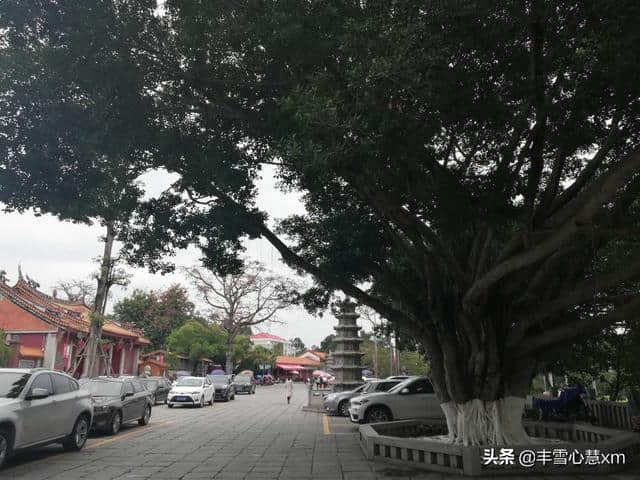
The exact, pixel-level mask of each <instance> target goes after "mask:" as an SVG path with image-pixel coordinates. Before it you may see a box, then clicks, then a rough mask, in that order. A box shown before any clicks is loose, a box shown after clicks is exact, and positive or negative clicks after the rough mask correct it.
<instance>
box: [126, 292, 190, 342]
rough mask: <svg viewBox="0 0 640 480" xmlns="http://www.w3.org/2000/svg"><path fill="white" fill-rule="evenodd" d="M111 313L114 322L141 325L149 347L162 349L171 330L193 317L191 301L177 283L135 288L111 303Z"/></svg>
mask: <svg viewBox="0 0 640 480" xmlns="http://www.w3.org/2000/svg"><path fill="white" fill-rule="evenodd" d="M113 314H114V317H115V319H116V320H117V321H119V322H124V323H133V324H134V325H135V326H137V327H139V328H141V329H142V330H143V331H144V333H145V336H146V337H147V338H148V339H149V340H151V347H150V348H152V349H158V348H165V347H166V346H167V345H166V341H167V337H168V336H169V334H170V333H171V332H172V331H173V330H175V329H176V328H178V327H180V326H182V325H184V324H185V323H186V322H187V321H188V320H195V319H196V317H197V314H196V312H195V306H194V304H193V303H192V302H191V301H190V300H189V295H188V293H187V291H186V289H185V288H184V287H181V286H180V285H172V286H170V287H169V288H168V289H167V290H165V291H160V292H154V291H149V292H146V291H143V290H135V291H134V292H133V293H132V294H131V295H130V296H129V297H126V298H123V299H122V300H120V301H119V302H118V303H117V304H116V305H114V307H113Z"/></svg>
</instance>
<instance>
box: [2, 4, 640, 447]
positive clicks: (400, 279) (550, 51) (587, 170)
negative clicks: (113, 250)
mask: <svg viewBox="0 0 640 480" xmlns="http://www.w3.org/2000/svg"><path fill="white" fill-rule="evenodd" d="M152 3H153V2H150V1H148V0H147V1H145V0H138V1H133V2H120V1H113V2H100V4H99V5H100V8H101V9H106V10H107V11H106V12H102V11H100V13H101V14H102V13H104V14H105V18H106V20H105V21H103V19H102V18H100V19H99V20H98V19H97V18H96V11H94V10H92V9H91V8H87V7H85V4H84V3H81V4H77V3H76V2H65V1H63V2H59V1H55V2H54V1H53V0H49V1H43V2H41V3H39V4H38V5H39V6H38V7H34V8H31V7H27V6H25V4H24V3H23V2H7V3H6V4H5V5H8V6H5V7H3V8H4V9H5V10H7V9H8V10H9V13H11V15H10V16H9V17H8V18H9V19H10V20H8V21H7V20H3V22H2V25H0V27H2V28H3V29H5V31H6V32H8V33H5V35H6V38H7V40H6V43H7V44H8V45H9V46H10V48H9V50H11V49H14V50H15V49H18V50H19V51H20V53H21V55H22V56H21V57H20V58H21V59H23V60H22V62H23V63H25V64H26V65H31V63H30V62H32V61H36V60H38V59H39V58H46V59H55V60H56V64H55V66H52V65H50V63H51V62H48V63H47V64H42V63H37V64H36V65H37V66H38V67H40V68H42V69H44V72H45V74H44V75H33V74H32V73H30V72H32V70H31V71H30V70H28V69H27V71H23V70H21V69H16V68H13V69H11V70H9V71H8V73H6V74H4V76H3V79H7V78H9V79H10V80H11V81H14V82H16V81H17V82H18V83H21V84H30V83H31V82H30V79H32V78H44V79H47V80H48V81H50V82H51V85H50V86H48V89H49V90H50V91H52V92H55V91H58V90H56V88H53V86H55V87H58V85H62V86H64V87H66V88H69V86H75V85H76V83H77V79H78V78H79V79H81V80H82V81H83V83H82V85H83V86H84V87H85V88H84V90H83V91H82V93H83V95H71V96H67V97H65V98H66V99H67V101H68V103H69V104H70V105H78V104H82V103H83V101H84V99H85V97H86V98H87V99H88V100H89V101H95V104H94V109H95V110H96V111H97V112H99V113H98V114H99V115H104V113H105V112H109V111H111V110H110V106H109V104H108V103H107V104H105V102H100V99H101V98H103V97H102V96H101V94H102V93H103V90H102V86H103V85H104V82H103V81H102V80H101V79H97V80H98V81H97V82H96V85H95V86H94V85H92V83H91V81H95V80H96V75H93V74H91V73H92V72H88V71H86V70H85V69H80V70H78V69H77V68H76V69H74V66H77V65H79V66H82V67H85V66H87V65H88V66H92V65H94V66H95V65H100V66H102V65H109V66H112V63H113V62H114V61H116V60H118V61H116V64H115V67H122V66H123V65H121V64H120V63H119V60H121V59H126V60H131V62H130V63H133V64H134V65H133V66H132V65H130V64H127V65H124V66H125V67H126V68H124V71H120V70H119V69H118V68H113V69H112V70H110V71H109V75H108V77H109V78H110V82H113V83H114V84H117V85H118V86H119V89H118V92H120V90H122V91H125V92H126V94H127V95H128V96H131V97H133V98H132V99H131V104H132V105H138V106H139V107H140V108H138V109H135V111H136V113H135V114H136V115H139V116H140V117H141V118H140V119H139V122H137V123H138V126H136V128H132V132H140V131H141V128H142V127H145V126H149V127H150V128H148V129H146V130H144V129H143V131H144V132H145V133H144V134H142V135H140V136H138V137H135V136H133V135H130V134H129V133H125V134H124V135H125V139H126V141H125V142H124V145H125V146H126V145H129V146H131V148H132V149H133V150H135V151H136V152H144V155H131V156H128V157H126V158H127V161H130V162H136V168H137V167H138V166H139V165H140V164H142V165H144V166H146V167H148V168H165V169H167V170H169V171H171V172H175V173H176V174H178V176H179V180H178V181H177V182H176V183H175V184H174V185H173V188H172V189H171V190H170V191H167V192H165V194H164V195H162V196H160V197H159V198H156V199H150V200H149V201H148V202H146V203H145V204H143V205H141V206H140V208H139V209H138V213H137V218H136V220H137V227H134V228H132V229H130V230H129V232H128V242H129V247H130V249H131V250H130V252H131V254H130V260H131V261H134V262H138V263H140V264H145V265H149V266H151V267H152V268H165V267H166V266H167V265H166V264H165V263H164V261H165V259H166V255H167V254H171V253H172V252H173V251H174V249H176V248H183V247H185V246H186V245H188V244H192V243H193V244H196V245H198V246H199V247H200V248H201V249H202V250H203V252H204V255H205V261H206V264H207V266H208V267H209V268H211V269H213V270H216V271H219V272H221V273H226V272H229V271H230V270H233V269H238V268H239V265H240V254H241V252H242V249H243V244H242V241H243V240H244V239H245V238H247V237H249V238H254V237H259V236H260V237H263V238H265V239H267V240H268V241H270V242H271V243H272V244H273V245H274V246H275V248H277V249H278V250H279V252H280V253H281V255H282V257H283V259H284V261H285V262H286V263H287V264H289V265H290V266H292V267H294V268H296V269H298V270H301V271H305V272H307V273H310V274H312V275H313V276H314V278H315V279H316V285H315V286H314V288H312V289H310V290H309V292H308V293H307V295H306V296H305V302H306V305H307V307H309V308H310V309H314V308H323V307H324V306H326V305H327V302H328V301H329V298H330V295H331V292H332V291H334V290H342V291H344V292H345V293H346V294H348V295H350V296H352V297H354V298H355V299H356V300H358V301H359V302H361V303H363V304H366V305H368V306H370V307H372V308H374V309H375V310H376V311H377V312H378V313H380V314H381V315H382V316H383V317H385V318H387V319H388V320H389V321H391V322H393V324H394V325H395V327H396V328H397V329H399V330H400V331H401V332H402V331H406V332H409V333H410V334H411V335H412V336H413V337H415V338H416V339H417V340H418V341H419V342H420V343H421V344H422V346H423V348H424V350H425V351H426V353H427V355H428V357H429V361H430V368H431V373H430V375H431V378H432V381H433V383H434V387H435V388H436V391H437V393H438V395H439V397H440V399H441V400H442V402H443V404H445V405H448V407H447V408H448V409H447V412H448V413H447V416H448V417H450V418H453V423H450V424H449V427H450V430H451V433H452V434H453V435H454V436H455V435H456V430H455V428H454V427H455V420H456V418H462V419H463V421H467V422H471V421H472V420H471V418H472V417H473V416H475V414H476V413H477V412H475V410H477V409H478V408H485V407H484V406H483V405H484V404H482V403H478V402H483V401H484V402H494V401H502V399H504V398H511V397H522V396H523V395H524V394H525V393H526V392H527V391H528V386H529V383H530V380H531V377H532V375H533V373H534V371H535V369H536V368H537V367H539V366H540V365H542V364H544V363H545V362H548V361H549V360H550V359H552V358H555V357H556V356H557V355H558V354H561V353H565V352H566V345H567V344H568V343H571V342H575V341H578V340H579V339H580V338H583V337H586V336H589V335H593V334H595V333H596V332H599V331H601V330H602V328H604V327H605V326H606V325H608V324H611V323H613V322H614V321H618V320H621V319H625V318H629V317H634V316H637V315H638V311H640V295H638V288H637V287H638V286H637V284H636V283H635V282H636V281H637V279H638V277H639V276H640V248H639V246H638V226H639V220H640V218H639V212H640V208H639V205H638V192H639V191H640V176H639V175H638V171H640V152H639V151H638V148H639V146H640V145H639V144H640V81H638V80H639V79H640V58H638V57H639V56H640V50H639V49H638V48H637V45H638V43H639V40H640V31H639V30H638V28H637V25H638V21H639V20H640V6H639V5H638V3H637V2H636V1H634V0H615V1H614V0H598V1H592V2H580V1H560V0H528V1H526V2H519V3H513V2H506V1H494V0H476V1H472V2H466V3H461V2H458V1H437V2H436V1H427V0H421V1H418V0H415V1H414V0H410V1H405V2H386V1H366V2H362V1H357V2H356V1H352V2H325V1H308V2H299V1H297V0H284V1H275V0H273V1H255V0H243V1H237V2H224V1H210V2H201V1H196V0H167V1H166V2H165V4H164V9H163V11H164V14H163V15H162V16H161V17H160V16H158V14H157V13H155V10H154V9H153V8H152ZM9 7H10V8H9ZM2 13H6V12H2ZM132 13H133V15H132ZM0 17H2V18H6V15H0ZM105 28H107V29H112V30H111V31H112V33H113V32H116V33H118V34H121V35H119V36H118V37H117V38H114V36H113V35H102V34H101V33H104V31H105ZM114 42H115V44H116V45H117V47H118V48H112V47H113V46H114ZM80 47H82V48H81V49H80V50H79V48H80ZM5 50H6V48H5ZM105 53H107V55H105ZM13 58H15V57H13ZM34 68H35V67H34ZM67 69H68V70H69V71H70V72H72V73H70V74H66V73H65V72H66V70H67ZM57 70H61V71H62V73H63V75H61V78H59V79H57V78H56V77H55V76H54V75H51V72H55V71H57ZM101 71H102V70H101ZM131 72H134V73H133V74H132V73H131ZM130 75H132V76H130ZM7 91H8V90H7V88H5V87H3V88H2V92H3V95H4V97H6V96H7V95H5V93H4V92H7ZM118 92H116V93H118ZM37 93H40V92H39V91H38V92H37ZM45 93H46V92H45ZM9 96H10V97H11V95H9ZM4 97H3V98H4ZM116 98H120V97H116ZM19 101H20V98H18V100H17V102H18V103H20V102H19ZM22 103H25V104H29V101H26V100H24V99H22ZM132 110H134V108H132ZM13 111H14V112H15V110H13ZM25 112H26V113H25V114H24V115H13V117H10V118H12V119H14V120H15V119H16V118H17V119H18V120H22V119H26V120H29V121H32V120H34V119H35V123H36V124H41V123H42V122H41V121H39V120H38V119H39V118H40V117H38V116H37V112H36V113H33V114H32V113H31V112H29V111H28V110H27V111H25ZM122 118H124V119H125V120H126V119H127V118H128V117H127V116H124V115H123V116H122ZM3 121H4V120H3ZM125 123H127V124H128V123H129V122H126V121H125ZM14 124H15V125H21V123H20V122H19V121H13V123H11V122H9V123H8V124H7V125H9V126H10V127H11V128H10V129H9V131H10V132H11V131H12V130H11V129H13V128H14ZM18 130H20V129H18ZM78 131H86V130H84V129H83V126H82V125H80V126H79V130H78ZM148 136H151V137H153V139H152V141H149V138H148ZM14 137H15V135H14V134H13V133H10V134H9V135H7V134H6V133H5V135H3V137H2V138H3V144H7V143H14V144H15V143H18V145H19V144H20V143H19V142H15V141H14V140H11V142H8V141H7V139H13V138H14ZM69 138H70V140H69V142H68V143H69V144H71V145H77V144H80V145H82V144H83V141H82V139H77V138H74V137H69ZM82 138H84V137H82ZM140 145H143V146H144V149H140V150H138V148H139V147H140ZM12 148H13V147H12ZM126 151H129V150H128V149H126ZM16 152H17V153H21V150H20V149H19V148H18V149H16V148H13V150H12V151H11V152H10V153H12V155H13V156H14V157H15V163H16V164H17V166H18V167H22V166H23V164H25V163H26V164H28V163H29V161H30V158H31V157H29V156H26V157H25V156H23V155H17V154H16ZM14 157H12V158H14ZM111 158H112V159H113V160H114V161H115V162H116V163H117V162H118V159H120V158H124V157H122V156H120V155H118V156H114V157H111ZM2 161H4V159H3V160H0V162H2ZM12 161H13V160H12ZM41 161H42V158H41V157H38V162H41ZM62 162H63V160H62V159H61V158H58V157H52V158H51V160H50V161H48V163H47V165H49V164H51V165H52V167H51V168H54V171H56V170H55V169H57V168H58V165H59V164H60V163H62ZM77 163H78V166H77V167H75V168H76V169H77V170H78V171H80V172H83V171H84V170H83V169H86V167H87V164H86V159H83V158H78V161H77ZM3 165H6V161H5V163H4V164H2V163H0V167H2V166H3ZM63 165H68V163H63ZM110 165H111V164H110ZM265 165H275V168H276V171H277V175H278V177H279V179H280V181H281V185H282V187H283V188H284V189H285V190H286V189H292V190H297V191H300V192H302V193H303V201H304V204H305V207H306V213H305V214H304V215H297V216H293V217H290V218H287V219H284V220H283V221H280V222H278V223H277V224H274V223H273V221H272V220H271V219H269V216H268V213H269V212H262V211H260V210H259V209H258V208H257V207H256V204H255V198H256V193H257V192H256V188H255V180H256V178H257V177H258V175H259V174H260V171H261V169H262V168H264V166H265ZM103 168H105V171H107V172H108V171H109V168H110V166H109V168H106V167H103ZM6 171H7V168H6V166H5V168H4V169H2V168H0V172H3V174H4V175H5V176H6V175H7V174H6ZM65 191H66V190H65ZM69 191H70V192H71V193H72V194H74V192H75V186H72V187H70V188H69ZM26 203H27V204H29V203H32V202H31V200H27V201H26ZM623 265H624V268H622V266H623ZM621 287H622V288H623V289H624V290H625V294H623V295H618V294H613V292H614V291H615V292H619V291H620V289H621ZM500 405H502V404H500ZM467 407H469V408H467ZM456 412H459V417H456V416H457V415H458V413H456ZM491 415H492V414H491ZM499 417H500V415H498V416H497V417H495V418H494V417H492V418H494V420H495V419H497V418H499ZM509 418H517V415H515V416H513V417H509ZM495 421H503V420H495ZM517 421H519V419H518V420H517ZM468 432H471V433H468ZM490 432H492V433H487V432H485V434H486V435H494V434H495V435H503V436H502V437H500V438H497V437H492V438H487V437H486V436H485V437H483V436H482V435H483V434H479V436H478V435H476V433H477V432H476V431H474V430H472V429H467V431H465V433H464V435H463V434H462V433H461V437H463V436H464V438H462V441H464V442H465V443H467V442H471V443H482V442H486V441H493V442H498V443H500V442H503V441H510V440H513V438H515V437H509V435H510V434H509V433H504V432H511V430H510V429H503V428H499V429H492V430H491V431H490ZM495 432H502V433H495ZM522 438H523V437H522V436H520V437H518V438H517V439H516V440H521V439H522Z"/></svg>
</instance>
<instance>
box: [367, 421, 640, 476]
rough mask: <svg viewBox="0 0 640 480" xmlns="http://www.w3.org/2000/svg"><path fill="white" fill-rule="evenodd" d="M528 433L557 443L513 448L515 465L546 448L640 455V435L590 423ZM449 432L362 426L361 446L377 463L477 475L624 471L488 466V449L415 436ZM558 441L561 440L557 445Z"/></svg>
mask: <svg viewBox="0 0 640 480" xmlns="http://www.w3.org/2000/svg"><path fill="white" fill-rule="evenodd" d="M525 429H526V430H527V433H528V434H529V435H530V436H532V437H543V438H548V439H553V440H554V441H553V442H548V443H536V444H531V445H519V446H517V447H508V446H497V447H496V446H493V448H495V449H496V450H499V448H500V447H507V448H513V454H514V456H515V459H516V462H517V459H518V458H519V455H520V452H522V451H527V450H531V451H534V452H539V451H541V450H542V449H545V450H552V449H565V450H567V451H568V452H572V451H573V450H578V451H580V452H585V451H587V450H590V449H591V450H592V449H598V450H599V451H600V452H601V453H602V454H609V453H615V454H624V455H625V459H626V465H629V464H630V463H632V462H633V459H634V457H637V456H638V455H640V435H638V434H634V433H631V432H625V431H621V430H613V429H609V428H603V427H595V426H592V425H586V424H570V423H550V422H549V423H546V422H545V423H542V422H525ZM440 431H442V432H444V431H446V425H443V422H442V421H434V422H429V421H427V420H407V421H398V422H388V423H379V424H373V425H362V426H360V445H361V447H362V449H363V451H364V454H365V456H366V457H367V458H368V459H370V460H374V461H381V462H385V463H392V464H401V465H403V466H411V467H413V468H418V469H423V470H431V471H439V472H448V473H457V474H464V475H470V476H476V475H490V476H494V475H513V474H522V473H526V472H535V473H544V474H567V473H593V474H598V475H602V474H606V473H611V472H614V471H620V470H622V469H624V468H625V466H626V465H554V464H546V465H538V464H535V465H532V466H531V467H526V468H525V467H522V466H520V465H513V466H508V465H493V464H489V465H483V463H484V462H483V461H482V455H483V451H484V449H485V448H491V447H492V446H490V445H489V446H482V447H477V446H474V447H465V446H462V445H451V444H447V443H443V442H438V441H429V440H428V439H421V438H414V437H415V436H417V435H424V434H425V432H431V433H427V435H430V434H433V433H435V434H437V433H439V432H440ZM558 440H559V441H560V442H558Z"/></svg>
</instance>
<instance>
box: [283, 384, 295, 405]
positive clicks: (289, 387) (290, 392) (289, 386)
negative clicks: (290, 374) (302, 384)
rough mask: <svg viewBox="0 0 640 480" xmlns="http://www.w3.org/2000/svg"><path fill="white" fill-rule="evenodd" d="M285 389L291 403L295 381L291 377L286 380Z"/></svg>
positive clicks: (288, 401)
mask: <svg viewBox="0 0 640 480" xmlns="http://www.w3.org/2000/svg"><path fill="white" fill-rule="evenodd" d="M284 391H285V392H286V394H287V403H291V396H292V395H293V382H292V381H291V378H287V381H286V382H284Z"/></svg>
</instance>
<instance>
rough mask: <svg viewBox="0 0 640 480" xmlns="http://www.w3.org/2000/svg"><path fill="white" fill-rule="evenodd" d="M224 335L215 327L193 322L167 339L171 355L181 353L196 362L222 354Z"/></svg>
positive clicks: (178, 329)
mask: <svg viewBox="0 0 640 480" xmlns="http://www.w3.org/2000/svg"><path fill="white" fill-rule="evenodd" d="M225 341H226V335H225V333H224V332H223V331H222V329H221V328H220V327H218V326H217V325H208V324H203V323H201V322H196V321H194V320H189V321H187V322H186V323H185V324H184V325H182V326H180V327H178V328H177V329H175V330H174V331H173V332H171V334H170V335H169V337H168V338H167V347H169V350H170V351H171V352H172V353H183V354H186V355H188V356H189V359H190V360H192V361H194V362H198V361H200V360H202V359H203V358H215V357H219V356H221V355H223V354H224V346H225Z"/></svg>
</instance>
